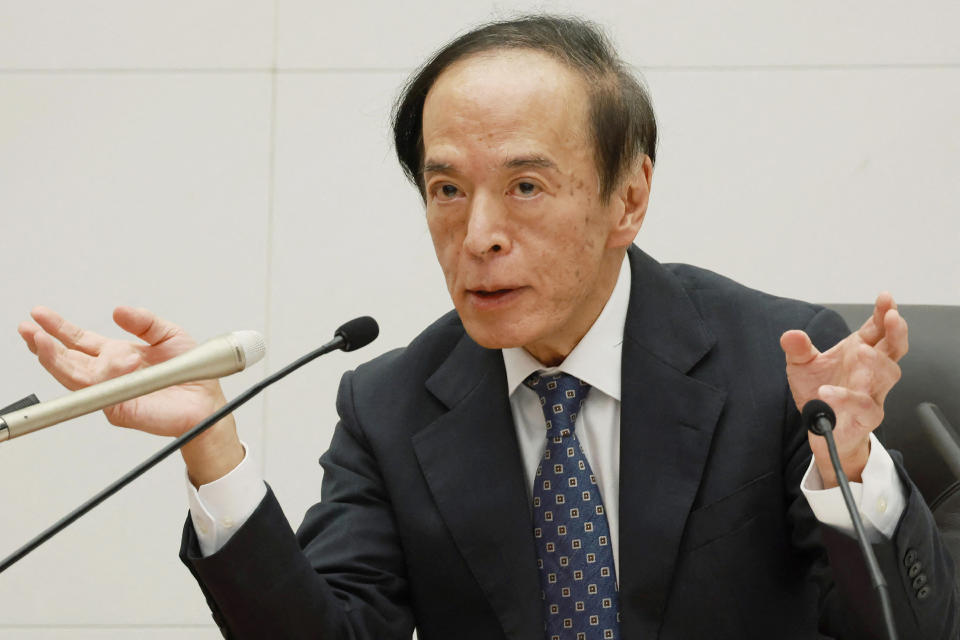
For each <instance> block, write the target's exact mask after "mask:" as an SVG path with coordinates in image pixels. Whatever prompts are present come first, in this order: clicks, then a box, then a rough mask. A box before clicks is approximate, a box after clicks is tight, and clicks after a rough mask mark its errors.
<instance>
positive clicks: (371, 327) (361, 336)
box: [334, 316, 380, 351]
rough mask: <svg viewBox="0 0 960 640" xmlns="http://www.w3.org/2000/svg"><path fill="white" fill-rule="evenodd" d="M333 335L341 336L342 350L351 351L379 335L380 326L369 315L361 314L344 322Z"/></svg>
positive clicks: (363, 345)
mask: <svg viewBox="0 0 960 640" xmlns="http://www.w3.org/2000/svg"><path fill="white" fill-rule="evenodd" d="M334 335H335V336H337V337H338V338H343V346H342V347H340V348H341V349H343V350H344V351H353V350H354V349H359V348H360V347H365V346H367V345H368V344H370V343H371V342H373V341H374V340H376V338H377V336H378V335H380V326H379V325H378V324H377V321H376V320H374V319H373V318H371V317H370V316H361V317H359V318H354V319H353V320H350V321H349V322H345V323H343V324H342V325H340V328H339V329H337V331H336V333H334Z"/></svg>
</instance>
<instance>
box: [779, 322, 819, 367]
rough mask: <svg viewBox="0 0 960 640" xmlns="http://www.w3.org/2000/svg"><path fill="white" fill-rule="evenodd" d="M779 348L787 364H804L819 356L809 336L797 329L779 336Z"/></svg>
mask: <svg viewBox="0 0 960 640" xmlns="http://www.w3.org/2000/svg"><path fill="white" fill-rule="evenodd" d="M780 348H781V349H783V353H784V354H785V355H786V357H787V364H788V365H791V364H806V363H808V362H810V361H811V360H813V359H814V358H816V357H817V356H818V355H820V352H819V351H818V350H817V348H816V347H815V346H813V343H812V342H811V341H810V336H808V335H807V334H806V333H805V332H803V331H800V330H799V329H792V330H790V331H787V332H786V333H784V334H783V335H782V336H780Z"/></svg>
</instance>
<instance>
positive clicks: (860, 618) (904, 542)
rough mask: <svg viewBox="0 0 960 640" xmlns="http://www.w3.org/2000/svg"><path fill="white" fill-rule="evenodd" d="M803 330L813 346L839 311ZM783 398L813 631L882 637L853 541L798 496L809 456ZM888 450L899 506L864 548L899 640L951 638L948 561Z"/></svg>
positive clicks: (953, 601) (828, 336)
mask: <svg viewBox="0 0 960 640" xmlns="http://www.w3.org/2000/svg"><path fill="white" fill-rule="evenodd" d="M805 330H806V332H807V334H808V335H809V336H810V338H811V340H812V341H813V343H814V345H815V346H816V347H817V348H818V349H820V350H824V349H827V348H829V347H830V346H832V345H833V344H836V343H837V342H839V341H840V340H841V339H843V338H844V337H846V336H847V335H848V333H849V330H848V329H847V327H846V324H845V323H844V321H843V320H842V319H841V318H840V316H839V315H837V314H836V313H835V312H833V311H830V310H828V309H823V310H821V311H820V312H818V313H817V314H816V315H815V316H814V317H813V318H812V319H811V320H810V322H809V323H808V324H807V326H806V327H805ZM786 395H787V402H786V405H787V409H786V416H785V425H786V428H787V431H786V433H785V442H786V443H787V451H788V461H787V486H788V487H789V488H790V490H791V491H793V490H795V493H794V494H793V495H792V496H791V498H792V500H791V506H790V511H791V520H792V521H793V523H794V532H793V536H794V544H795V545H796V546H797V547H798V548H799V549H800V550H801V552H803V553H808V554H809V555H810V557H811V570H810V575H811V579H812V580H813V582H814V583H815V584H816V585H817V588H818V589H819V591H820V610H821V615H820V631H821V633H824V634H827V635H828V636H830V637H834V638H842V639H859V638H885V637H886V632H885V630H884V628H883V616H882V612H881V610H880V604H879V599H878V597H877V594H876V592H875V590H874V588H873V586H872V583H871V581H870V577H869V574H868V572H867V568H866V564H865V563H864V561H863V558H862V555H861V552H860V548H859V546H858V543H857V541H856V540H855V539H854V538H852V537H850V536H848V535H846V534H845V533H843V532H841V531H839V530H837V529H834V528H832V527H829V526H827V525H821V524H820V523H818V522H817V521H816V519H815V518H814V517H813V515H812V512H811V511H810V508H809V505H807V504H806V500H805V499H804V497H803V495H802V494H801V493H800V488H799V487H800V479H801V477H802V475H803V471H804V470H805V469H806V467H807V464H808V463H809V460H810V455H811V454H810V448H809V445H808V444H807V435H806V432H805V431H804V429H803V427H802V425H801V424H800V414H799V411H798V410H797V408H796V405H795V404H794V403H793V399H792V397H791V395H790V393H789V389H788V390H787V394H786ZM891 454H892V455H893V459H894V462H895V464H896V466H897V472H898V474H899V475H900V478H901V480H902V481H903V485H904V487H905V488H906V508H905V509H904V512H903V515H902V516H901V518H900V521H899V523H898V524H897V528H896V530H895V531H894V534H893V537H892V538H891V539H889V540H884V541H882V542H879V543H877V544H874V545H872V546H873V551H874V553H875V554H876V556H877V561H878V562H879V564H880V569H881V571H882V572H883V575H884V578H885V579H886V582H887V585H888V589H889V593H890V599H891V603H892V606H893V612H894V618H895V623H896V626H897V633H898V636H899V638H901V640H907V639H913V638H916V639H923V640H935V639H939V638H944V639H946V638H951V639H953V638H957V637H958V635H960V615H958V606H960V604H958V603H960V594H958V592H957V587H956V580H955V576H954V574H955V565H954V562H953V560H952V558H951V557H950V555H949V554H948V553H947V550H946V547H945V546H944V544H943V541H942V540H941V538H940V534H939V532H938V530H937V527H936V524H935V522H934V519H933V514H931V513H930V509H929V508H928V507H927V505H926V503H925V502H924V501H923V498H922V496H921V495H920V491H919V490H918V489H917V488H916V486H914V484H913V483H912V482H911V481H910V478H909V477H908V476H907V473H906V470H905V469H904V467H903V464H902V461H901V458H900V455H899V454H898V453H896V452H891ZM824 550H825V553H824Z"/></svg>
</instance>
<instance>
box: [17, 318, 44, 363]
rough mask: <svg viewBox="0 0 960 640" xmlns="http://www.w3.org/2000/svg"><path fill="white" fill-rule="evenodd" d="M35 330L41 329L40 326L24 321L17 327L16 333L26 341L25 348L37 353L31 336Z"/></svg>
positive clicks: (35, 344)
mask: <svg viewBox="0 0 960 640" xmlns="http://www.w3.org/2000/svg"><path fill="white" fill-rule="evenodd" d="M37 331H41V329H40V327H38V326H37V325H35V324H33V323H32V322H26V321H24V322H21V323H20V325H19V326H18V327H17V333H19V334H20V337H21V338H23V341H24V342H26V343H27V349H30V352H31V353H33V354H34V355H36V353H37V343H36V341H34V339H33V336H34V334H36V333H37Z"/></svg>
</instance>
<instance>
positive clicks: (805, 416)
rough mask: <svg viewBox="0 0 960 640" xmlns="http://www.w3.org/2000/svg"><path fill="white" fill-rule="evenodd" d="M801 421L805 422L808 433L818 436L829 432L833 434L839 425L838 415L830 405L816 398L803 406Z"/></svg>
mask: <svg viewBox="0 0 960 640" xmlns="http://www.w3.org/2000/svg"><path fill="white" fill-rule="evenodd" d="M800 419H801V420H803V424H804V425H806V427H807V430H808V431H810V432H812V433H813V434H814V435H818V436H822V435H825V434H826V433H827V432H828V431H830V432H832V431H833V426H834V425H835V424H837V414H835V413H834V412H833V409H832V408H831V407H830V405H828V404H827V403H826V402H824V401H823V400H821V399H819V398H814V399H813V400H810V401H809V402H807V404H805V405H803V412H801V414H800ZM828 446H829V445H828Z"/></svg>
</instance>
